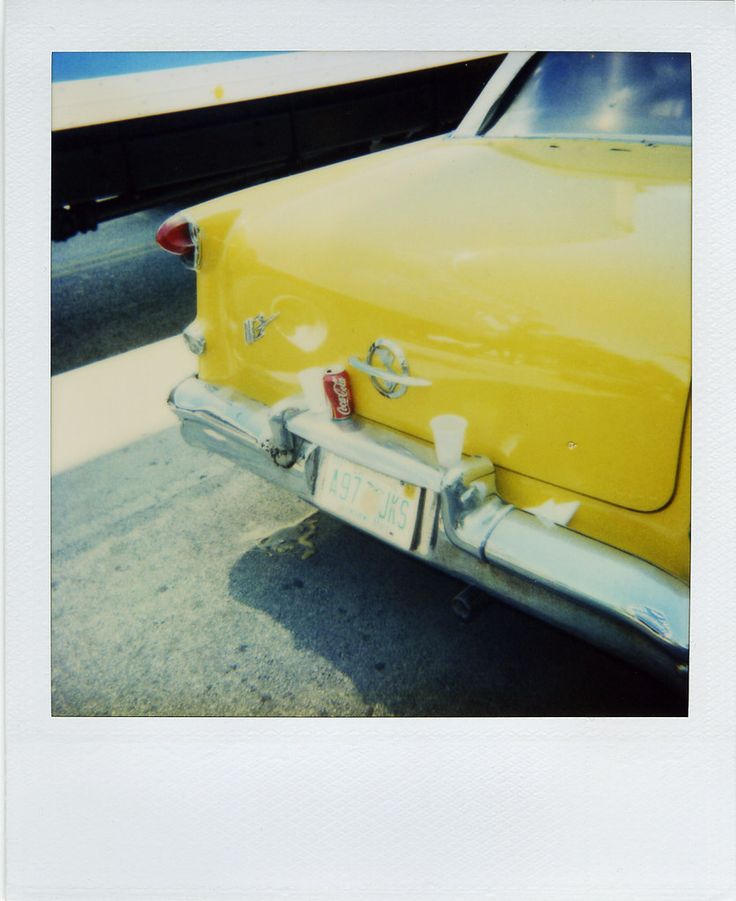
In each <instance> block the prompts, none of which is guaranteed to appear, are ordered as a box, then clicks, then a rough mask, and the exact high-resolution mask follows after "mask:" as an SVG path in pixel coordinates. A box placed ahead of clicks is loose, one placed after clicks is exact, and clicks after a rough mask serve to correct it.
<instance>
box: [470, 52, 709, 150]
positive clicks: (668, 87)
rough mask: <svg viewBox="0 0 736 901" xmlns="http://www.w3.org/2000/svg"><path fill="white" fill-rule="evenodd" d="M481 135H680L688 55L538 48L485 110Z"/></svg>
mask: <svg viewBox="0 0 736 901" xmlns="http://www.w3.org/2000/svg"><path fill="white" fill-rule="evenodd" d="M481 133H482V134H488V135H492V136H494V137H535V136H540V137H541V136H546V137H550V136H555V137H565V136H567V137H575V136H593V137H603V136H615V137H626V138H631V139H637V140H641V139H642V138H657V139H660V140H661V139H663V138H667V139H669V140H673V141H677V142H684V141H687V140H689V139H690V135H691V95H690V54H688V53H562V52H560V53H556V52H548V53H542V54H539V55H537V56H535V57H533V58H532V60H530V62H529V64H528V66H527V67H526V69H525V70H522V72H521V73H520V75H519V77H518V78H517V80H516V81H515V82H514V83H512V85H511V86H510V88H509V90H508V91H507V92H506V94H505V95H504V97H502V98H501V102H500V103H499V104H498V105H497V106H496V107H495V108H494V109H493V110H491V113H490V114H489V116H488V118H487V121H486V123H485V124H484V126H483V127H482V128H481Z"/></svg>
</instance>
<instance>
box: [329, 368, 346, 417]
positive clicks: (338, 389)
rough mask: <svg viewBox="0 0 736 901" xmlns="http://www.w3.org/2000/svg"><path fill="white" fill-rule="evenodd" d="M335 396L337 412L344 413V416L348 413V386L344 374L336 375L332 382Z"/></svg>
mask: <svg viewBox="0 0 736 901" xmlns="http://www.w3.org/2000/svg"><path fill="white" fill-rule="evenodd" d="M332 387H333V390H334V392H335V397H336V398H337V409H338V412H340V413H344V414H345V416H347V415H349V413H350V388H349V387H348V383H347V379H346V378H345V376H342V375H341V376H338V377H337V378H336V379H335V380H334V382H333V383H332Z"/></svg>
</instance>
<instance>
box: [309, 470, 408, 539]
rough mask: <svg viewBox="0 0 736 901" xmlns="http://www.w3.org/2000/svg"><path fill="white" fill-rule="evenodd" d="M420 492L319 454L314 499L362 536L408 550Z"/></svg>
mask: <svg viewBox="0 0 736 901" xmlns="http://www.w3.org/2000/svg"><path fill="white" fill-rule="evenodd" d="M421 495H422V489H421V488H418V487H417V486H416V485H409V484H407V483H406V482H401V481H399V479H394V478H392V477H391V476H385V475H382V474H381V473H378V472H374V471H373V470H372V469H368V468H367V467H365V466H361V465H360V464H358V463H351V462H349V461H348V460H343V459H342V457H338V456H337V455H335V454H332V453H323V455H322V460H321V463H320V467H319V476H318V478H317V484H316V486H315V491H314V499H315V501H316V503H318V504H319V506H320V507H322V508H323V509H324V510H327V512H328V513H334V514H335V515H336V516H339V517H340V518H341V519H344V520H346V521H347V522H349V523H352V524H353V525H356V526H360V528H362V529H365V530H366V532H370V533H371V534H373V535H377V536H379V537H380V538H383V539H385V540H387V541H390V542H391V543H392V544H395V545H396V546H397V547H400V548H403V549H404V550H409V549H410V548H412V546H413V544H414V534H415V531H416V524H417V516H418V513H419V506H420V499H421Z"/></svg>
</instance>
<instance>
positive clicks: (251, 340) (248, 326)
mask: <svg viewBox="0 0 736 901" xmlns="http://www.w3.org/2000/svg"><path fill="white" fill-rule="evenodd" d="M278 315H279V314H278V313H274V314H273V316H268V317H267V316H265V315H264V314H263V313H259V314H258V315H257V316H251V317H250V319H246V320H245V322H244V323H243V329H244V333H245V343H246V344H255V343H256V341H259V340H260V339H261V338H262V337H263V336H264V335H265V334H266V328H267V327H268V325H270V323H272V322H273V321H274V319H276V317H277V316H278Z"/></svg>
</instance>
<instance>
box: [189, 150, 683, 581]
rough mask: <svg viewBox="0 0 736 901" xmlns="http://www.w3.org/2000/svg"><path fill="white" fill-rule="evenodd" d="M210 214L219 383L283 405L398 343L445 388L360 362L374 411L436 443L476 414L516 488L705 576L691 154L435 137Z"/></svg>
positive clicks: (210, 359) (362, 395)
mask: <svg viewBox="0 0 736 901" xmlns="http://www.w3.org/2000/svg"><path fill="white" fill-rule="evenodd" d="M188 215H189V216H190V217H191V218H192V219H194V220H195V221H196V222H197V223H198V224H199V226H200V229H201V237H202V266H201V269H200V271H199V273H198V319H199V320H200V323H201V324H202V327H203V329H204V332H205V336H206V341H207V350H206V352H205V353H204V355H203V356H202V357H201V362H200V375H201V377H202V378H204V379H205V380H207V381H211V382H215V383H217V384H223V385H231V386H233V387H235V388H237V389H238V390H240V391H242V392H244V393H246V394H248V395H249V396H252V397H255V398H257V399H259V400H261V401H263V402H266V403H272V402H275V401H276V400H279V399H280V398H282V397H284V396H286V395H288V394H293V393H296V392H298V390H299V387H298V378H297V373H298V372H299V370H301V369H304V368H306V367H310V366H320V365H324V366H326V365H329V364H332V363H339V362H343V363H344V362H345V361H346V360H347V358H348V357H349V356H350V355H353V354H354V355H357V356H360V357H365V355H366V353H367V350H368V347H369V345H370V344H371V342H372V341H374V340H375V339H377V338H381V337H385V338H391V339H393V340H394V341H396V342H397V343H398V344H399V345H400V346H401V347H402V348H403V350H404V351H405V352H406V356H407V358H408V360H409V362H410V365H411V374H412V375H416V376H420V377H422V378H426V379H429V380H431V382H432V385H431V387H428V388H410V389H409V390H408V392H407V393H406V394H405V395H404V396H403V397H401V398H399V399H395V400H388V399H386V398H384V397H381V396H380V395H379V394H378V392H377V391H376V390H375V389H374V388H373V387H372V385H371V383H370V380H369V377H368V376H367V375H364V374H362V373H359V372H356V371H355V370H353V371H351V377H352V381H353V386H354V394H355V401H356V407H357V410H358V411H359V412H360V414H361V415H363V416H366V417H368V418H370V419H373V420H377V421H380V422H384V423H386V424H387V425H389V426H392V427H394V428H397V429H400V430H402V431H405V432H409V433H411V434H414V435H417V436H419V437H422V438H426V439H427V440H429V439H430V428H429V420H430V419H431V418H432V417H433V416H435V415H437V414H438V413H444V412H453V413H459V414H461V415H463V416H465V417H466V418H467V419H468V421H469V428H468V434H467V440H466V447H465V449H466V452H468V453H481V454H485V455H487V456H488V457H490V458H491V459H492V460H493V461H494V462H495V463H496V465H497V466H498V467H499V479H498V484H499V489H500V491H501V493H502V495H503V496H504V497H506V498H507V499H508V500H509V501H510V502H512V503H516V504H517V505H519V506H531V505H534V504H536V503H540V502H542V501H544V500H546V499H548V498H550V497H552V498H553V499H555V500H567V499H575V498H576V499H580V500H581V508H580V510H579V512H578V513H577V514H576V517H575V519H574V520H573V522H572V523H571V526H572V527H573V528H575V529H578V530H579V531H581V532H584V533H585V534H590V535H592V536H594V537H598V538H600V539H601V540H604V541H606V542H608V543H610V544H613V545H616V546H618V547H622V548H625V549H627V550H631V551H632V552H634V553H637V554H639V555H640V556H642V557H645V558H646V559H650V560H652V561H653V562H655V563H658V565H660V566H662V567H663V568H665V569H667V570H669V571H671V572H674V573H676V574H677V575H680V576H682V577H685V576H686V574H687V568H688V563H689V541H688V527H689V457H688V454H689V446H688V445H687V444H686V445H685V450H684V453H683V454H681V447H682V445H683V440H685V439H684V438H683V433H684V429H685V425H686V413H687V409H688V399H689V385H690V149H689V147H685V146H671V145H658V146H646V145H644V144H634V143H620V142H619V143H611V142H608V141H586V140H569V139H566V140H563V139H560V140H557V141H555V140H551V139H544V140H541V139H535V140H529V139H525V140H515V139H497V140H490V139H486V138H469V139H446V138H445V139H432V140H430V141H424V142H419V143H417V144H413V145H408V146H406V147H402V148H399V149H396V150H392V151H388V152H384V153H380V154H374V155H372V156H369V157H364V158H360V159H357V160H351V161H349V162H346V163H342V164H339V165H336V166H330V167H326V168H324V169H320V170H315V171H313V172H309V173H305V174H302V175H298V176H294V177H291V178H288V179H282V180H280V181H278V182H272V183H269V184H265V185H262V186H259V187H256V188H251V189H249V190H247V191H242V192H238V193H237V194H232V195H228V196H226V197H223V198H220V199H218V200H215V201H211V202H209V203H207V204H203V205H200V206H199V207H194V208H192V209H191V210H189V211H188ZM259 313H263V314H264V315H266V316H272V315H274V314H278V318H277V319H275V320H274V322H273V323H272V324H271V325H269V327H268V328H267V330H266V334H265V336H264V337H263V338H262V339H261V340H260V341H258V342H257V343H255V344H252V345H247V344H246V343H245V341H244V338H243V322H244V320H245V319H247V318H248V317H252V316H255V315H257V314H259ZM366 462H367V463H369V461H366ZM653 511H657V512H653Z"/></svg>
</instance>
